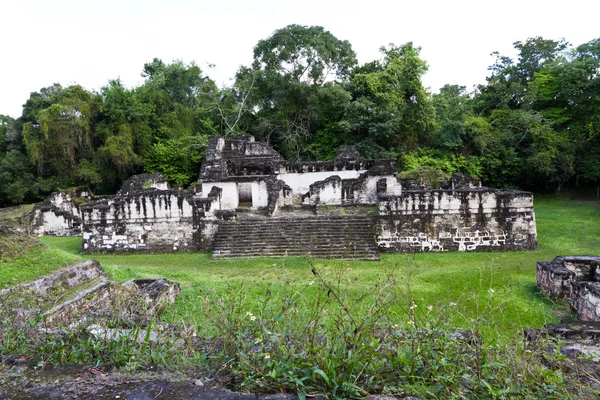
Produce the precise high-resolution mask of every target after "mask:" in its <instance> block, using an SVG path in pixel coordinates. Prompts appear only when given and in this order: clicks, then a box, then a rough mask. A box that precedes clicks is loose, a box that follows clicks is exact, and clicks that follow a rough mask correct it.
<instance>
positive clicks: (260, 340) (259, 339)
mask: <svg viewBox="0 0 600 400" xmlns="http://www.w3.org/2000/svg"><path fill="white" fill-rule="evenodd" d="M260 342H262V339H261V338H259V337H257V338H256V339H254V343H257V344H258V343H260Z"/></svg>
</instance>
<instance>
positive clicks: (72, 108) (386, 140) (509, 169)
mask: <svg viewBox="0 0 600 400" xmlns="http://www.w3.org/2000/svg"><path fill="white" fill-rule="evenodd" d="M513 46H514V49H515V52H516V57H514V58H511V57H507V56H504V55H501V54H499V53H497V52H495V53H493V55H495V57H496V60H495V62H494V63H493V64H492V65H491V66H490V67H489V71H490V75H489V77H488V78H487V81H486V83H485V84H482V85H479V86H478V87H476V88H475V89H474V90H473V91H471V92H469V91H468V90H467V88H465V87H462V86H457V85H452V84H447V85H445V86H444V87H442V88H440V90H439V92H437V93H430V92H429V91H428V90H427V89H426V88H425V87H424V86H423V83H422V77H423V75H424V74H425V73H426V71H427V62H426V61H425V60H424V59H422V58H421V53H420V51H421V49H420V48H419V47H415V46H414V45H413V44H412V43H411V42H408V43H404V44H401V45H395V44H389V45H387V46H384V47H381V48H380V50H381V53H380V54H381V56H380V57H379V58H378V59H376V60H372V61H369V62H366V63H364V64H359V63H358V62H357V59H356V54H355V52H354V50H353V49H352V46H351V44H350V43H349V42H348V41H347V40H342V39H338V38H337V37H335V36H334V35H333V34H332V33H331V32H329V31H327V30H326V29H325V28H323V27H320V26H302V25H289V26H286V27H284V28H281V29H278V30H277V31H275V32H273V34H272V35H270V36H269V37H267V38H265V39H263V40H260V41H258V43H257V44H256V46H255V47H254V60H253V62H252V63H251V65H246V66H241V67H240V68H239V70H238V72H237V73H236V77H235V81H234V83H233V84H232V85H231V86H229V87H222V88H219V87H217V85H216V84H215V83H214V81H213V80H211V79H210V77H208V76H207V75H206V74H205V73H204V72H203V71H202V70H201V69H200V68H199V67H198V66H197V65H195V64H194V63H191V64H186V63H184V62H183V61H178V60H175V61H173V62H171V63H166V62H164V61H163V60H160V59H157V58H155V59H153V60H151V61H150V62H148V63H146V64H144V65H143V66H142V68H141V76H142V77H143V78H144V82H143V83H142V84H141V85H140V86H139V87H134V88H127V87H125V86H124V85H123V84H122V83H121V82H120V81H119V80H118V79H116V80H111V81H109V82H107V83H106V85H105V86H104V87H102V88H101V89H100V90H99V91H98V92H95V91H89V90H86V89H85V88H83V87H81V86H79V85H71V86H68V87H63V86H61V85H59V84H53V85H50V86H47V87H44V88H41V89H40V90H39V91H37V92H34V93H31V95H30V97H29V99H28V100H27V102H26V103H25V104H24V105H23V112H22V114H21V116H20V117H19V118H17V119H12V118H10V117H8V116H5V115H1V114H0V207H1V206H7V205H11V204H18V203H22V202H30V201H36V200H39V199H40V198H42V197H44V196H46V195H47V194H48V193H50V192H51V191H53V190H57V189H65V188H67V187H69V186H76V185H86V186H89V187H90V188H91V189H92V190H93V191H95V192H97V193H112V192H114V191H115V190H116V189H117V188H118V187H119V185H120V184H121V182H122V181H123V180H124V179H127V178H128V177H129V176H130V175H132V174H135V173H139V172H143V171H147V172H162V173H163V174H165V176H166V177H167V179H168V180H169V181H170V182H171V183H172V184H176V185H180V186H185V185H188V184H190V183H191V182H193V181H194V180H195V179H196V177H197V174H198V170H199V165H200V163H201V162H202V160H203V157H204V151H205V149H206V145H207V143H208V140H209V138H210V137H211V136H213V135H235V134H238V133H243V132H247V133H251V134H253V135H255V136H256V137H257V139H258V140H263V141H266V142H268V143H269V144H271V145H272V146H274V147H275V148H276V149H277V150H278V151H279V152H280V153H281V154H282V155H284V157H286V158H287V159H289V160H298V159H305V160H322V159H332V158H333V157H334V156H335V154H336V152H337V151H338V149H339V148H340V147H344V146H350V145H354V146H356V147H357V149H358V150H359V151H360V152H361V153H362V154H363V156H365V157H369V158H395V159H397V160H398V161H399V163H398V165H399V169H400V170H401V171H403V176H420V175H419V174H422V173H423V171H426V172H427V173H428V174H429V175H431V176H446V175H448V174H451V173H453V172H463V173H469V174H471V175H473V176H475V177H478V178H481V179H482V180H483V182H484V184H486V185H489V186H496V187H508V188H510V187H514V188H516V187H518V188H523V189H530V190H542V191H552V190H560V189H561V187H563V186H564V185H565V184H586V183H587V184H600V72H599V71H600V39H594V40H592V41H590V42H588V43H584V44H581V45H579V46H577V47H573V46H572V45H570V44H569V43H568V42H567V41H566V40H564V39H561V40H550V39H545V38H542V37H534V38H527V39H525V40H524V41H518V42H515V43H513ZM1 111H2V110H0V112H1ZM399 172H400V171H399Z"/></svg>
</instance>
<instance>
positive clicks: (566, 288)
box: [536, 256, 600, 299]
mask: <svg viewBox="0 0 600 400" xmlns="http://www.w3.org/2000/svg"><path fill="white" fill-rule="evenodd" d="M536 266H537V272H536V282H537V288H538V290H540V291H542V292H544V293H545V294H546V295H547V296H550V297H553V298H557V299H569V298H570V297H571V291H572V287H573V283H574V282H584V281H596V282H597V281H600V258H598V257H585V256H581V257H576V256H561V257H555V258H554V260H552V261H549V262H548V261H538V262H537V265H536Z"/></svg>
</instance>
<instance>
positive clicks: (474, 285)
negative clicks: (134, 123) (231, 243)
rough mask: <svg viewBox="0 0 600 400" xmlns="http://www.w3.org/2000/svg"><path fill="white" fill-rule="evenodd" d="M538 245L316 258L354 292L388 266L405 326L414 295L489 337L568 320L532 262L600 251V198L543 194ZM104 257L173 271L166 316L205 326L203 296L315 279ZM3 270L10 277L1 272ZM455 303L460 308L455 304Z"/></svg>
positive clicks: (75, 241)
mask: <svg viewBox="0 0 600 400" xmlns="http://www.w3.org/2000/svg"><path fill="white" fill-rule="evenodd" d="M535 207H536V218H537V229H538V237H539V249H538V250H537V251H531V252H512V253H509V252H490V253H423V254H414V255H406V254H384V255H382V257H381V261H380V262H347V261H344V262H340V261H332V260H328V261H326V260H312V261H311V263H312V264H314V266H315V267H316V268H317V269H318V270H319V271H320V272H321V273H322V274H323V276H324V277H325V278H326V279H338V278H339V277H340V274H341V275H342V276H343V283H344V285H345V287H346V288H348V293H349V295H350V296H359V295H360V294H363V293H365V292H367V291H369V290H372V286H373V284H374V282H376V281H377V280H378V279H380V278H381V277H382V276H383V275H384V274H386V273H388V272H389V271H392V270H393V271H394V272H393V273H394V274H395V276H396V277H397V282H398V285H397V290H398V294H399V298H400V299H401V301H399V302H398V303H397V304H396V306H394V307H393V310H392V311H393V312H394V313H395V314H396V315H397V318H398V323H399V324H402V323H406V322H407V321H408V320H409V319H410V318H411V317H409V316H408V312H407V310H408V307H409V305H410V304H412V302H413V301H414V302H415V304H417V309H418V310H420V312H421V313H423V316H425V314H427V313H438V316H440V317H441V316H443V317H444V318H448V319H449V320H450V323H451V325H453V326H456V327H459V328H469V329H472V328H476V329H478V330H479V331H480V332H481V333H482V334H483V335H484V336H485V337H486V338H489V339H495V338H500V339H501V340H503V339H507V338H510V337H511V336H514V335H518V334H520V332H522V330H523V329H524V328H529V327H530V328H539V327H541V326H542V325H543V324H544V323H547V322H556V321H558V320H559V318H562V317H569V315H568V308H567V307H566V304H564V303H559V304H555V303H553V302H551V301H549V300H548V299H545V298H543V297H542V296H540V295H539V294H538V293H537V291H536V288H535V268H536V267H535V263H536V261H538V260H551V259H552V258H554V257H555V256H557V255H593V254H598V253H599V252H600V204H598V203H593V202H577V201H568V200H557V199H552V198H543V199H538V200H536V203H535ZM42 241H43V242H44V243H45V244H47V245H48V246H49V247H50V249H52V250H54V251H57V250H60V251H64V252H66V253H68V254H69V255H70V256H71V257H79V256H81V254H80V248H81V241H80V239H79V238H56V237H45V238H43V239H42ZM82 258H85V259H88V258H93V259H97V260H98V261H100V262H101V264H102V265H103V267H104V268H105V269H106V270H107V272H108V273H109V274H110V276H111V278H112V279H115V280H118V281H125V280H128V279H132V278H138V277H158V276H162V277H166V278H168V279H172V280H174V281H177V282H180V283H181V285H182V288H183V293H182V296H180V298H179V299H178V300H177V303H176V307H174V309H173V310H172V312H171V313H170V315H169V316H168V317H167V318H168V319H170V320H172V321H181V320H184V321H187V322H189V323H194V324H196V325H198V326H199V327H202V325H203V324H202V322H201V321H200V320H199V317H198V313H197V307H199V304H198V300H197V299H198V296H199V294H200V293H202V292H205V291H206V290H212V289H214V290H215V291H216V292H217V293H220V292H221V291H222V290H223V289H224V288H226V287H230V286H232V285H233V286H236V285H239V287H240V288H241V287H243V288H244V289H243V290H244V291H247V298H246V302H247V303H246V306H247V307H248V309H249V310H252V309H253V307H255V306H254V305H255V303H256V301H257V300H258V299H260V298H261V297H262V296H264V294H265V293H266V292H267V291H273V290H278V289H281V288H282V287H283V286H287V285H292V286H295V287H297V288H298V290H302V292H303V294H304V295H306V296H310V293H311V292H314V291H315V290H318V289H317V287H316V286H315V287H311V286H312V282H313V281H314V279H315V277H314V276H313V274H312V273H311V271H310V268H311V267H310V266H309V262H307V260H306V259H304V258H291V257H290V258H285V259H266V258H265V259H247V260H212V259H211V257H210V255H209V254H197V253H195V254H194V253H179V254H129V255H101V254H95V255H92V256H89V255H85V256H82ZM2 275H4V274H2ZM455 304H456V305H455Z"/></svg>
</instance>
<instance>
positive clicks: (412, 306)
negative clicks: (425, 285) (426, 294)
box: [409, 303, 417, 310]
mask: <svg viewBox="0 0 600 400" xmlns="http://www.w3.org/2000/svg"><path fill="white" fill-rule="evenodd" d="M409 308H410V309H411V310H414V309H415V308H417V304H416V303H412V304H411V305H410V307H409Z"/></svg>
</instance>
